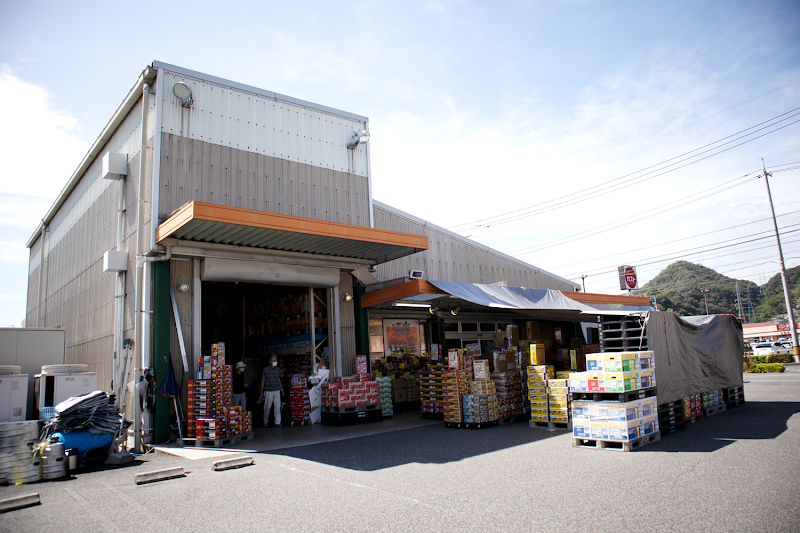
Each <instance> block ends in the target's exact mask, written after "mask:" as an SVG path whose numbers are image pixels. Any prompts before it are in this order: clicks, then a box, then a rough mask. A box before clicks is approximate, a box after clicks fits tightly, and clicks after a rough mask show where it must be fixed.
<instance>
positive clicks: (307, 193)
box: [159, 133, 369, 226]
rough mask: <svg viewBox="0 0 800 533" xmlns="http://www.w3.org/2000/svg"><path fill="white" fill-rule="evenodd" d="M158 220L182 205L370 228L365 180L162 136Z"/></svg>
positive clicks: (177, 137)
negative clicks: (238, 209) (222, 207)
mask: <svg viewBox="0 0 800 533" xmlns="http://www.w3.org/2000/svg"><path fill="white" fill-rule="evenodd" d="M159 183H160V186H159V218H162V220H163V219H166V218H167V217H168V216H169V214H170V213H172V212H173V211H174V210H176V209H178V208H179V207H181V206H182V205H183V204H185V203H186V202H189V201H191V200H197V201H200V202H208V203H212V204H217V205H227V206H232V207H243V208H247V209H256V210H259V211H266V212H269V213H280V214H283V215H292V216H298V217H304V218H313V219H316V220H325V221H328V222H341V223H343V224H353V225H357V226H369V182H368V180H367V178H365V177H362V176H357V175H355V174H348V173H346V172H338V171H334V170H330V169H325V168H319V167H315V166H311V165H308V164H303V163H296V162H292V161H286V160H284V159H279V158H275V157H271V156H267V155H262V154H258V153H253V152H248V151H246V150H238V149H235V148H230V147H227V146H218V145H215V144H210V143H207V142H204V141H199V140H192V139H187V138H185V137H181V136H178V135H172V134H167V133H164V134H162V140H161V175H160V178H159Z"/></svg>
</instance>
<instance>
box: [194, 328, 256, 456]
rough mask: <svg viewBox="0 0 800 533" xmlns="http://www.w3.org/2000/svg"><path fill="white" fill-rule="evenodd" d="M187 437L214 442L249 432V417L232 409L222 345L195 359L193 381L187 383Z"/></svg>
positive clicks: (229, 370) (230, 370)
mask: <svg viewBox="0 0 800 533" xmlns="http://www.w3.org/2000/svg"><path fill="white" fill-rule="evenodd" d="M188 396H189V416H188V430H189V434H188V435H187V438H197V439H200V440H217V439H224V438H227V437H232V436H234V435H242V434H246V433H250V432H252V431H253V414H252V413H251V412H250V411H244V410H243V409H242V407H241V406H236V407H234V406H232V405H231V403H232V401H233V368H232V367H231V366H230V365H226V364H225V343H219V344H212V345H211V355H206V356H203V357H198V358H197V379H195V380H189V386H188Z"/></svg>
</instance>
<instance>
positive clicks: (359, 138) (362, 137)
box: [347, 130, 369, 150]
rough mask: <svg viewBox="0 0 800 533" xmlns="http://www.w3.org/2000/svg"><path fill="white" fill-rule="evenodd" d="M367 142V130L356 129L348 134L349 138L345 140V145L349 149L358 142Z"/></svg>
mask: <svg viewBox="0 0 800 533" xmlns="http://www.w3.org/2000/svg"><path fill="white" fill-rule="evenodd" d="M368 142H369V132H368V131H367V130H356V131H354V132H353V133H352V135H350V140H349V141H348V142H347V147H348V148H349V149H351V150H353V149H355V147H356V146H358V145H359V144H367V143H368Z"/></svg>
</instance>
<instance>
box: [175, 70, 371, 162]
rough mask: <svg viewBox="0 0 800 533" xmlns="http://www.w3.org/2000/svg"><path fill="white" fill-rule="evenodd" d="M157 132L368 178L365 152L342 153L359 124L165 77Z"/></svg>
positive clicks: (194, 81) (188, 79)
mask: <svg viewBox="0 0 800 533" xmlns="http://www.w3.org/2000/svg"><path fill="white" fill-rule="evenodd" d="M164 73H165V77H164V97H163V98H164V101H163V103H164V109H163V113H162V119H161V124H162V131H163V132H165V133H171V134H175V135H181V136H183V137H188V138H189V139H195V140H198V141H204V142H207V143H211V144H215V145H218V146H226V147H229V148H236V149H238V150H244V151H246V152H253V153H257V154H262V155H268V156H270V157H274V158H278V159H284V160H286V161H294V162H296V163H303V164H306V165H312V166H316V167H321V168H327V169H330V170H336V171H339V172H349V173H354V174H356V175H359V176H367V171H368V169H367V153H366V147H364V146H359V147H358V148H356V149H355V150H348V149H347V142H348V141H349V140H350V136H351V134H352V132H353V131H354V130H361V129H364V128H366V124H365V123H364V122H360V121H357V120H354V119H352V118H345V117H341V116H338V115H334V114H331V113H326V112H324V111H320V110H316V109H311V108H308V107H304V106H301V105H295V104H291V103H288V102H283V101H279V100H277V99H275V98H269V97H266V96H263V95H256V94H253V93H249V92H245V91H242V90H239V89H234V88H231V87H225V86H223V85H217V84H215V83H211V82H209V81H205V80H199V79H195V78H192V77H189V76H185V75H182V74H175V73H173V72H169V71H164ZM179 81H182V82H184V83H186V84H187V85H188V86H189V87H190V88H191V89H192V100H193V103H192V106H191V108H185V107H182V106H181V105H180V101H179V100H178V99H177V98H175V96H174V95H173V94H172V87H173V85H175V83H177V82H179Z"/></svg>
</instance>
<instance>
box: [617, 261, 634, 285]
mask: <svg viewBox="0 0 800 533" xmlns="http://www.w3.org/2000/svg"><path fill="white" fill-rule="evenodd" d="M617 272H619V289H620V290H621V291H633V290H636V289H638V288H639V280H638V278H637V277H636V268H634V267H632V266H628V265H623V266H621V267H619V268H618V269H617Z"/></svg>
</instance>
